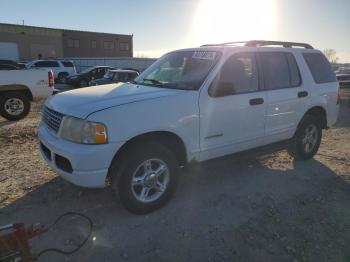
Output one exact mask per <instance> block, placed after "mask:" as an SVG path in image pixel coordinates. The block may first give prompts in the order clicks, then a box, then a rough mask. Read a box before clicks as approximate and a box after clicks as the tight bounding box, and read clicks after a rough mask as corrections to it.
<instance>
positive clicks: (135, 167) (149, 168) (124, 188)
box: [109, 142, 179, 214]
mask: <svg viewBox="0 0 350 262" xmlns="http://www.w3.org/2000/svg"><path fill="white" fill-rule="evenodd" d="M119 160H120V161H118V160H117V159H114V160H113V162H112V164H111V167H110V170H109V172H110V174H109V175H110V177H111V178H112V188H113V190H114V192H115V193H116V195H117V197H119V199H120V201H121V203H122V205H123V206H124V207H125V208H126V209H127V210H128V211H130V212H131V213H134V214H146V213H150V212H152V211H154V210H156V209H159V208H161V207H162V206H164V205H165V204H166V203H167V202H168V201H169V199H170V197H171V195H172V194H173V192H174V191H175V188H176V185H177V178H178V172H179V164H178V162H177V160H176V157H175V155H174V154H173V153H172V152H171V151H170V150H169V149H168V148H166V147H164V146H163V145H161V144H158V143H155V142H148V143H143V144H138V146H137V147H136V146H133V147H131V148H130V149H129V150H127V151H126V152H124V154H123V156H122V157H121V159H119ZM157 170H158V171H159V172H158V173H159V175H157V172H156V171H157ZM132 181H134V184H133V183H132ZM161 185H162V186H161Z"/></svg>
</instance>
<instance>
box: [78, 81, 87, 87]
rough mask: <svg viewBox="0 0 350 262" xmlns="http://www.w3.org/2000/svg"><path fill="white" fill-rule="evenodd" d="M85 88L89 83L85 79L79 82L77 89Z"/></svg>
mask: <svg viewBox="0 0 350 262" xmlns="http://www.w3.org/2000/svg"><path fill="white" fill-rule="evenodd" d="M87 86H89V83H88V82H87V81H86V80H85V79H83V80H80V82H79V87H87Z"/></svg>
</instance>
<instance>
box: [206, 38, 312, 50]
mask: <svg viewBox="0 0 350 262" xmlns="http://www.w3.org/2000/svg"><path fill="white" fill-rule="evenodd" d="M236 44H244V46H249V47H259V46H267V45H279V46H283V47H286V48H292V47H304V48H307V49H314V48H313V47H312V46H311V45H309V44H306V43H296V42H283V41H267V40H250V41H239V42H227V43H222V44H207V45H202V46H201V47H209V46H230V45H236Z"/></svg>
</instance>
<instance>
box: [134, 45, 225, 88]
mask: <svg viewBox="0 0 350 262" xmlns="http://www.w3.org/2000/svg"><path fill="white" fill-rule="evenodd" d="M219 56H220V54H219V53H218V52H214V51H178V52H173V53H169V54H166V55H164V56H162V57H161V58H160V59H159V60H158V61H156V62H155V63H154V64H153V65H151V66H150V67H149V68H148V69H147V70H145V71H144V72H143V73H142V74H141V75H139V76H138V77H137V78H136V79H135V83H137V84H143V85H151V86H157V87H166V88H177V89H184V90H197V89H199V87H200V86H201V84H202V83H203V81H204V79H205V77H206V76H207V75H208V73H209V71H210V70H211V68H212V67H213V66H214V65H215V64H216V62H217V61H218V59H219Z"/></svg>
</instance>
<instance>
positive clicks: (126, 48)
mask: <svg viewBox="0 0 350 262" xmlns="http://www.w3.org/2000/svg"><path fill="white" fill-rule="evenodd" d="M119 49H120V50H121V51H129V50H130V46H129V43H119Z"/></svg>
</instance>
